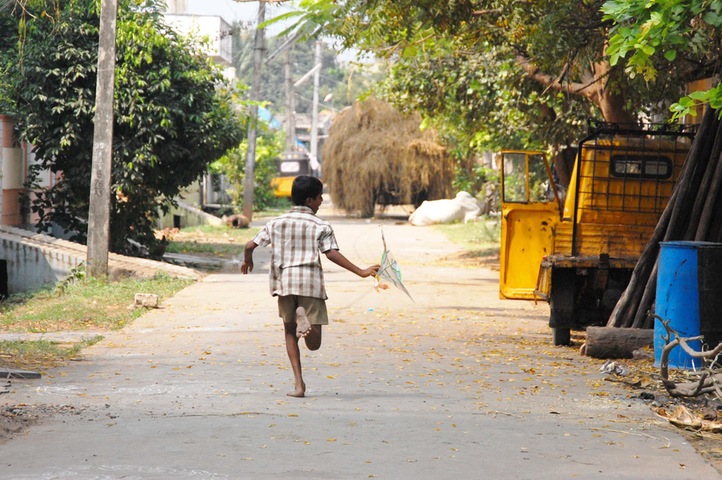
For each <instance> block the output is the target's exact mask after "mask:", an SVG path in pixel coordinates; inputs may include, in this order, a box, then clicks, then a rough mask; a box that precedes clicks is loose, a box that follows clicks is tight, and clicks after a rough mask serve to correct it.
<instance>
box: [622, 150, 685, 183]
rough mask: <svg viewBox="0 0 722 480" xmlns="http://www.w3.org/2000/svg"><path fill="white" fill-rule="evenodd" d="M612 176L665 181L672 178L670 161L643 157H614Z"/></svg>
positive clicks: (664, 158) (663, 158) (662, 158)
mask: <svg viewBox="0 0 722 480" xmlns="http://www.w3.org/2000/svg"><path fill="white" fill-rule="evenodd" d="M612 175H613V176H615V177H627V178H629V177H631V178H653V179H660V180H663V179H667V178H670V177H671V176H672V160H670V159H669V158H667V157H650V156H644V155H614V156H613V157H612Z"/></svg>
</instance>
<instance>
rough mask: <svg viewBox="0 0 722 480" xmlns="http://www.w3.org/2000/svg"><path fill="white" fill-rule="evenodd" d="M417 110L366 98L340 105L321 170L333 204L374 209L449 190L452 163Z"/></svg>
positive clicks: (371, 211)
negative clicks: (410, 111)
mask: <svg viewBox="0 0 722 480" xmlns="http://www.w3.org/2000/svg"><path fill="white" fill-rule="evenodd" d="M420 123H421V120H420V118H419V116H418V115H403V114H401V113H400V112H398V111H397V110H394V109H393V108H392V107H391V106H390V105H389V104H388V103H386V102H383V101H380V100H377V99H373V98H372V99H368V100H365V101H364V102H357V103H356V104H355V105H354V106H353V107H351V108H347V109H345V110H344V111H342V112H341V113H340V114H339V115H338V116H337V117H336V119H335V120H334V122H333V125H332V126H331V129H330V131H329V137H328V140H327V141H326V143H325V144H324V146H323V159H324V163H323V176H324V181H325V183H326V184H327V186H328V188H329V191H330V195H331V198H332V199H333V202H334V204H335V205H336V206H337V207H340V208H342V209H344V210H346V211H348V212H358V213H361V215H362V216H364V217H371V216H373V214H374V207H375V205H376V204H381V205H390V204H414V205H417V206H418V205H419V204H421V202H422V201H424V200H434V199H439V198H446V197H448V196H450V195H451V182H452V180H453V175H454V163H453V161H452V159H451V157H450V156H449V155H448V154H447V152H446V149H445V148H444V147H443V146H442V145H440V144H439V143H438V141H437V138H436V135H435V133H434V132H433V131H431V130H423V131H422V130H421V129H420Z"/></svg>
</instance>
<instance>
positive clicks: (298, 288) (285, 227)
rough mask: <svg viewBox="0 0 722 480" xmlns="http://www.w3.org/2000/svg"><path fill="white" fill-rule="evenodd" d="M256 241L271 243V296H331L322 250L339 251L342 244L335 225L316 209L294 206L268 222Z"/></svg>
mask: <svg viewBox="0 0 722 480" xmlns="http://www.w3.org/2000/svg"><path fill="white" fill-rule="evenodd" d="M253 241H254V242H255V243H256V244H257V245H258V246H260V247H265V246H267V245H271V271H270V275H269V278H270V284H271V285H270V287H271V295H274V296H276V295H281V296H285V295H302V296H305V297H314V298H321V299H323V300H325V299H327V298H328V296H327V295H326V288H325V286H324V281H323V268H322V267H321V258H320V255H319V252H321V253H325V252H327V251H329V250H338V244H337V243H336V236H335V235H334V233H333V229H332V228H331V225H330V224H329V223H328V222H326V221H325V220H321V219H320V218H318V217H317V216H316V215H314V214H313V210H311V209H310V208H308V207H302V206H294V207H293V208H292V209H291V211H290V212H288V213H286V214H283V215H281V216H280V217H278V218H275V219H273V220H271V221H270V222H268V223H267V224H266V226H265V227H264V228H263V230H261V231H260V232H258V235H256V237H255V238H254V239H253Z"/></svg>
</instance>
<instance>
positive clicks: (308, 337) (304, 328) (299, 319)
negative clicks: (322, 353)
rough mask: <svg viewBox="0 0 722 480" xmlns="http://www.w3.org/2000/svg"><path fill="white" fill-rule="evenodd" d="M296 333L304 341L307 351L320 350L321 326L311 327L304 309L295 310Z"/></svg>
mask: <svg viewBox="0 0 722 480" xmlns="http://www.w3.org/2000/svg"><path fill="white" fill-rule="evenodd" d="M296 325H297V327H296V332H299V331H300V332H302V333H297V335H298V336H299V337H302V338H303V339H304V340H305V341H306V347H308V349H309V350H318V349H319V348H321V334H322V326H321V325H311V322H310V321H309V319H308V316H306V309H305V308H303V307H298V308H297V309H296Z"/></svg>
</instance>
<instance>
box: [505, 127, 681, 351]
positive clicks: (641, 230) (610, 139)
mask: <svg viewBox="0 0 722 480" xmlns="http://www.w3.org/2000/svg"><path fill="white" fill-rule="evenodd" d="M693 136H694V131H693V130H691V129H690V128H689V127H685V126H674V125H650V126H647V127H645V128H624V127H622V126H619V125H614V124H606V123H595V124H591V125H590V133H589V135H588V136H587V137H585V138H584V139H582V140H581V141H580V142H579V145H578V150H577V156H576V159H575V162H574V167H573V170H572V174H571V178H570V182H569V185H568V186H567V188H566V189H563V188H557V187H556V185H555V183H554V179H553V175H552V170H551V168H550V167H549V163H548V162H547V160H546V158H545V155H544V154H543V153H542V152H519V151H505V152H501V163H502V168H501V184H502V188H501V195H502V234H501V252H500V260H501V265H500V296H501V297H502V298H509V299H534V300H543V301H547V302H549V307H550V316H549V326H550V327H551V328H552V337H553V343H554V344H555V345H569V344H570V342H571V330H583V329H584V328H586V327H587V326H590V325H602V324H606V322H607V320H608V319H609V316H610V315H611V313H612V310H613V308H614V307H615V305H616V303H617V301H618V300H619V298H620V296H621V295H622V292H623V291H624V289H625V288H626V286H627V284H628V283H629V280H630V278H631V274H632V270H633V269H634V267H635V265H636V263H637V260H638V259H639V257H640V255H641V253H642V250H643V249H644V247H645V245H646V244H647V242H648V240H649V238H651V236H652V232H653V231H654V228H655V226H656V225H657V221H658V220H659V217H660V216H661V214H662V212H663V210H664V208H665V207H666V205H667V202H668V200H669V197H670V196H671V194H672V190H673V188H674V185H675V183H676V181H677V178H678V177H679V175H680V172H681V170H682V167H683V165H684V161H685V159H686V156H687V151H688V150H689V147H690V144H691V140H692V138H693ZM545 173H546V178H544V174H545ZM561 191H565V195H560V193H559V192H561ZM521 192H525V193H524V194H522V193H521Z"/></svg>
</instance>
